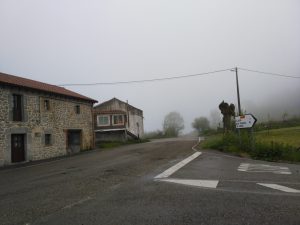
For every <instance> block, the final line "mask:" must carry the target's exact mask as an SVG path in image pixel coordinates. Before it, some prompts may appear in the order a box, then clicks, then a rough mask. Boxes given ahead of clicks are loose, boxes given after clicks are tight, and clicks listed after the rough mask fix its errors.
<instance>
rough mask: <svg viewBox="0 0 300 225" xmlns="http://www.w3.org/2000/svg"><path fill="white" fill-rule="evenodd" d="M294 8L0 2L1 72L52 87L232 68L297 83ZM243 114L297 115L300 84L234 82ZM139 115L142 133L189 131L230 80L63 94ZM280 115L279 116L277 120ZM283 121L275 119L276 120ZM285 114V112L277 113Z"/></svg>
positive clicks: (251, 77)
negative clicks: (174, 119)
mask: <svg viewBox="0 0 300 225" xmlns="http://www.w3.org/2000/svg"><path fill="white" fill-rule="evenodd" d="M299 21H300V1H298V0H285V1H282V0H264V1H261V0H249V1H247V0H245V1H241V0H227V1H224V0H207V1H199V0H197V1H192V0H189V1H182V0H181V1H179V0H169V1H166V0H151V1H143V0H126V1H122V0H120V1H114V0H106V1H104V0H102V1H101V0H94V1H92V0H89V1H84V0H43V1H40V0H26V1H18V0H0V28H1V30H0V32H1V34H0V71H1V72H4V73H9V74H13V75H18V76H22V77H26V78H30V79H35V80H38V81H42V82H47V83H51V84H65V83H93V82H114V81H127V80H140V79H152V78H163V77H169V76H180V75H188V74H197V73H202V72H208V71H213V70H220V69H226V68H232V67H235V66H238V67H244V68H249V69H254V70H261V71H267V72H274V73H280V74H287V75H293V76H300V23H299ZM239 81H240V92H241V104H242V108H243V109H245V110H246V111H247V112H251V113H254V114H259V115H261V116H262V117H265V116H266V115H265V114H267V113H268V111H272V112H271V115H272V114H273V113H274V116H275V114H276V113H277V114H279V115H280V114H282V113H284V112H286V111H287V112H288V114H289V115H294V114H299V112H300V100H299V99H300V79H292V78H281V77H272V76H267V75H262V74H256V73H250V72H246V71H240V72H239ZM67 88H69V89H71V90H73V91H76V92H78V93H81V94H83V95H86V96H89V97H92V98H94V99H97V100H98V101H99V102H103V101H107V100H109V99H111V98H113V97H117V98H119V99H121V100H123V101H126V100H128V101H129V103H130V104H131V105H133V106H135V107H137V108H140V109H142V110H143V111H144V116H145V121H144V125H145V130H146V131H151V130H155V129H161V128H162V121H163V118H164V116H165V115H166V114H167V113H169V112H170V111H177V112H179V113H180V114H181V115H182V116H183V118H184V120H185V126H186V129H185V131H190V130H191V125H190V124H191V122H192V121H193V120H194V118H195V117H199V116H207V117H209V116H210V113H211V111H212V110H217V107H218V104H219V103H220V102H221V101H222V100H225V101H227V102H229V103H234V104H236V102H237V100H236V85H235V73H234V72H231V71H227V72H223V73H218V74H212V75H207V76H199V77H193V78H186V79H180V80H172V81H162V82H155V83H142V84H130V85H128V84H127V85H125V84H123V85H113V86H72V87H67ZM275 111H276V113H275ZM279 111H280V112H279ZM281 111H282V112H281Z"/></svg>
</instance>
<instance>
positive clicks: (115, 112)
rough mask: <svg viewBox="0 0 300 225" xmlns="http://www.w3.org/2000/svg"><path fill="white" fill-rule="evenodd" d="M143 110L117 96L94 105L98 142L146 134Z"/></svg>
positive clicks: (132, 137)
mask: <svg viewBox="0 0 300 225" xmlns="http://www.w3.org/2000/svg"><path fill="white" fill-rule="evenodd" d="M143 119H144V117H143V111H142V110H140V109H138V108H135V107H133V106H132V105H129V104H128V103H127V102H123V101H121V100H119V99H117V98H113V99H111V100H109V101H106V102H103V103H101V104H99V105H96V106H95V107H94V130H95V137H96V143H97V142H101V141H126V140H128V139H139V138H141V137H142V136H143V135H144V123H143Z"/></svg>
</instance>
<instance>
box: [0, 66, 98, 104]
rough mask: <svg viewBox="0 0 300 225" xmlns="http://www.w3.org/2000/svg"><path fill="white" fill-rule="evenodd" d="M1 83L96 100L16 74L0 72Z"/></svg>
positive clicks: (86, 99)
mask: <svg viewBox="0 0 300 225" xmlns="http://www.w3.org/2000/svg"><path fill="white" fill-rule="evenodd" d="M1 83H2V84H6V85H10V86H17V87H24V88H29V89H34V90H38V91H43V92H48V93H53V94H58V95H63V96H67V97H72V98H76V99H80V100H85V101H89V102H93V103H96V102H98V101H97V100H94V99H92V98H89V97H86V96H83V95H81V94H78V93H76V92H73V91H70V90H68V89H66V88H63V87H58V86H55V85H52V84H46V83H43V82H39V81H35V80H30V79H27V78H23V77H18V76H14V75H9V74H5V73H1V72H0V84H1Z"/></svg>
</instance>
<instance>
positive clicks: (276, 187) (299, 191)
mask: <svg viewBox="0 0 300 225" xmlns="http://www.w3.org/2000/svg"><path fill="white" fill-rule="evenodd" d="M257 184H258V185H262V186H265V187H268V188H273V189H276V190H279V191H284V192H289V193H300V190H297V189H294V188H289V187H286V186H283V185H278V184H266V183H257Z"/></svg>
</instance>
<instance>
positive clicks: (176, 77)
mask: <svg viewBox="0 0 300 225" xmlns="http://www.w3.org/2000/svg"><path fill="white" fill-rule="evenodd" d="M231 70H232V68H229V69H223V70H215V71H210V72H205V73H197V74H189V75H182V76H173V77H165V78H154V79H146V80H131V81H116V82H101V83H85V84H83V83H81V84H79V83H78V84H60V85H58V86H93V85H117V84H132V83H146V82H156V81H165V80H175V79H183V78H189V77H196V76H205V75H209V74H214V73H220V72H225V71H231Z"/></svg>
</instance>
